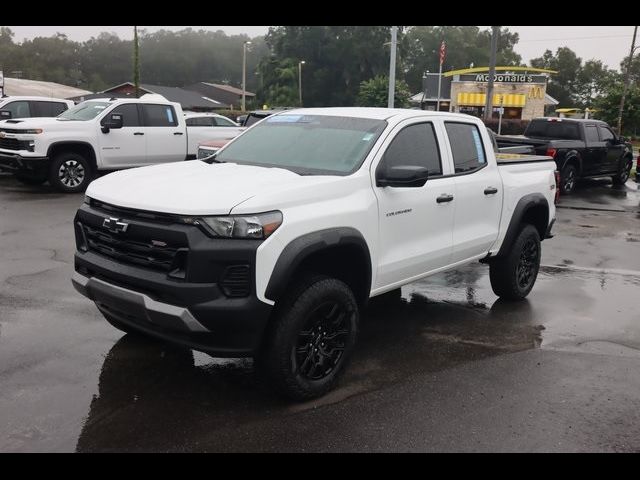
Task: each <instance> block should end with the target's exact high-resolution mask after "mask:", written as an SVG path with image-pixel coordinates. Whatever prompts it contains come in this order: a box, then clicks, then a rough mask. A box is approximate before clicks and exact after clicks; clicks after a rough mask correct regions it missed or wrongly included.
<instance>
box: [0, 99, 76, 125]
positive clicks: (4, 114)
mask: <svg viewBox="0 0 640 480" xmlns="http://www.w3.org/2000/svg"><path fill="white" fill-rule="evenodd" d="M71 107H73V102H72V101H71V100H64V99H62V98H50V97H3V98H0V120H7V119H9V118H32V117H57V116H58V115H60V114H61V113H62V112H64V111H65V110H68V109H70V108H71Z"/></svg>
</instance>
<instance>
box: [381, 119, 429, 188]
mask: <svg viewBox="0 0 640 480" xmlns="http://www.w3.org/2000/svg"><path fill="white" fill-rule="evenodd" d="M380 163H381V165H382V168H384V169H388V168H391V167H398V166H416V167H426V168H428V169H429V175H432V176H436V175H442V163H441V161H440V150H439V148H438V141H437V139H436V134H435V131H434V130H433V125H432V124H431V123H418V124H414V125H409V126H408V127H405V128H403V129H402V130H401V131H400V132H399V133H398V134H397V135H396V137H395V138H394V139H393V140H392V141H391V144H390V145H389V146H388V147H387V151H386V152H385V153H384V157H383V158H382V161H381V162H380Z"/></svg>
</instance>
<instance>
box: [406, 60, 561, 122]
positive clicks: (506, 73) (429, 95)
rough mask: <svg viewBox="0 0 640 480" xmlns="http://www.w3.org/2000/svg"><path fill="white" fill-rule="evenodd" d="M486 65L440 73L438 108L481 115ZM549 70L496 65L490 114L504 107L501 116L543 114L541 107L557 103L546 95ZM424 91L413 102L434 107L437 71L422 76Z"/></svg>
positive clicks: (486, 74)
mask: <svg viewBox="0 0 640 480" xmlns="http://www.w3.org/2000/svg"><path fill="white" fill-rule="evenodd" d="M488 72H489V67H477V68H467V69H464V70H453V71H449V72H446V73H444V74H443V75H442V79H441V84H440V99H439V105H440V110H441V111H450V112H459V113H467V114H470V115H475V116H478V117H479V116H483V114H484V108H485V102H486V98H487V85H488V81H489V73H488ZM551 73H556V72H555V71H553V70H545V69H540V68H533V67H496V74H495V77H494V84H493V116H495V117H497V116H498V112H499V108H500V107H502V108H504V110H503V118H505V119H525V120H530V119H532V118H535V117H543V116H544V115H545V107H550V106H555V105H557V104H558V102H557V101H556V100H555V99H554V98H552V97H550V96H549V95H548V94H547V82H548V80H549V74H551ZM424 80H425V81H424V92H422V93H421V94H418V95H415V96H414V97H412V99H411V100H412V102H413V103H414V104H420V105H421V107H422V108H423V109H428V110H435V109H436V105H437V104H438V98H437V91H438V89H437V83H438V74H427V75H425V77H424Z"/></svg>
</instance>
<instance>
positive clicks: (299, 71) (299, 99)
mask: <svg viewBox="0 0 640 480" xmlns="http://www.w3.org/2000/svg"><path fill="white" fill-rule="evenodd" d="M305 63H306V62H305V61H304V60H300V61H299V62H298V101H299V102H300V106H302V65H304V64H305Z"/></svg>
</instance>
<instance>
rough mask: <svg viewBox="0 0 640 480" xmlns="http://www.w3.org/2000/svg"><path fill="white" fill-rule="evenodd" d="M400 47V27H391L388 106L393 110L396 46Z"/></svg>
mask: <svg viewBox="0 0 640 480" xmlns="http://www.w3.org/2000/svg"><path fill="white" fill-rule="evenodd" d="M397 45H398V27H391V58H390V59H389V98H388V101H387V106H388V107H389V108H393V103H394V100H395V96H396V46H397Z"/></svg>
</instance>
